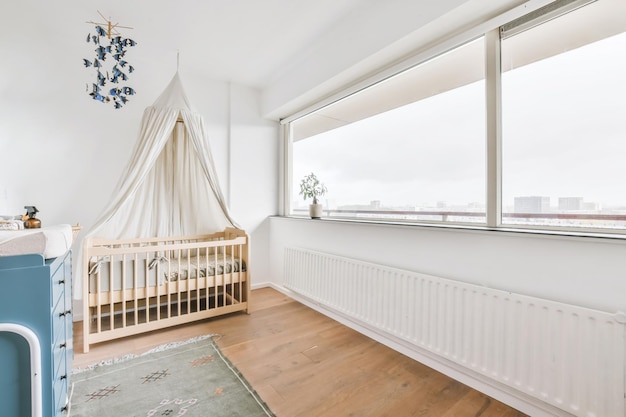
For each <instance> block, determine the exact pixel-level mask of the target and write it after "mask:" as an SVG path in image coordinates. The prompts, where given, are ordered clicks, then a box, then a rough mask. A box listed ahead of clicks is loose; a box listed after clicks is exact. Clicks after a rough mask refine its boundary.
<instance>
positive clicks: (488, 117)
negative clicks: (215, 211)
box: [289, 0, 626, 233]
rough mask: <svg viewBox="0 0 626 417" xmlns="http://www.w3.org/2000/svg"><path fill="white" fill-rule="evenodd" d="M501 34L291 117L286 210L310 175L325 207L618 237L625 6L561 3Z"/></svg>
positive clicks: (625, 176) (301, 210)
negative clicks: (490, 60)
mask: <svg viewBox="0 0 626 417" xmlns="http://www.w3.org/2000/svg"><path fill="white" fill-rule="evenodd" d="M587 3H588V4H587ZM500 34H501V40H500V42H499V48H495V49H494V50H493V51H487V50H486V48H492V47H494V42H486V41H485V40H484V37H480V38H478V39H474V40H472V41H470V42H468V43H465V44H463V45H461V46H459V47H457V48H454V49H453V50H451V51H448V52H447V53H445V54H442V55H439V56H436V57H433V58H432V59H430V60H427V61H425V62H423V63H421V64H419V65H417V66H415V67H412V68H409V69H407V70H406V71H404V72H401V73H400V74H398V75H396V76H393V77H390V78H387V79H384V80H382V81H380V82H378V83H376V84H374V85H372V86H370V87H368V88H365V89H363V90H361V91H359V92H356V93H353V94H351V95H349V96H347V97H344V98H343V99H341V100H339V101H336V102H335V103H333V104H330V105H327V106H325V107H322V108H320V109H318V110H316V111H315V112H312V113H309V114H307V115H305V116H302V117H300V118H298V119H295V120H292V121H290V122H289V123H290V129H289V130H290V132H291V134H290V140H291V141H292V148H291V149H292V154H291V167H292V172H291V178H292V183H291V185H290V189H291V192H292V195H291V199H290V202H291V209H290V214H293V215H306V213H307V212H308V210H307V207H308V203H309V202H305V201H303V200H302V198H301V197H300V196H299V195H298V191H299V181H300V179H301V178H302V177H304V176H305V175H307V174H309V173H311V172H314V173H315V174H316V175H317V176H318V178H319V179H320V180H321V181H322V182H324V183H325V184H326V186H327V187H328V194H327V195H326V196H324V197H323V198H322V201H321V202H322V203H323V204H324V206H325V207H324V209H325V214H324V215H325V216H327V217H341V218H358V219H376V220H388V221H407V222H411V221H414V222H437V223H441V222H443V223H455V224H475V225H486V224H487V220H486V219H487V218H490V219H492V220H490V221H489V226H496V227H500V226H505V227H531V228H541V229H559V228H567V229H572V230H588V231H594V230H602V231H616V232H618V233H623V232H624V229H626V192H625V191H624V190H626V186H625V185H624V184H625V183H626V164H625V163H623V162H622V160H623V159H625V158H626V117H624V115H625V114H626V99H625V97H626V2H624V1H623V0H597V1H595V2H589V1H584V0H558V1H556V2H553V3H550V4H549V5H548V6H546V7H545V8H542V9H539V10H537V11H535V12H533V13H532V14H530V15H528V16H522V17H521V18H520V19H518V20H515V21H513V22H509V23H507V24H505V25H504V26H502V27H501V28H500ZM495 46H498V45H497V42H496V45H495ZM496 49H497V50H496ZM500 51H501V52H500ZM494 53H495V54H500V55H496V56H497V57H499V62H500V63H501V72H500V73H497V72H493V74H494V75H493V79H491V78H490V79H488V80H487V79H486V78H485V74H486V71H485V56H486V55H487V54H489V55H493V54H494ZM489 74H492V72H491V71H490V72H489ZM490 77H491V75H490ZM494 83H495V84H496V85H497V86H499V88H497V89H496V90H495V91H499V92H500V93H499V95H498V97H497V101H498V102H499V103H500V104H499V105H496V106H487V105H486V99H485V97H486V91H485V89H486V85H487V84H489V85H493V84H494ZM490 91H494V90H490ZM487 108H488V109H490V110H489V111H488V112H487V110H486V109H487ZM496 120H501V127H502V128H501V133H500V134H499V135H498V139H497V141H496V143H497V145H496V146H497V147H498V149H499V150H500V151H499V152H489V153H488V152H487V149H486V146H487V145H486V144H487V138H486V136H487V134H486V128H485V126H492V125H493V122H494V121H496ZM489 143H491V144H493V142H489ZM491 149H495V148H491ZM488 157H489V158H490V159H489V160H487V158H488ZM496 159H497V161H496ZM487 166H497V167H499V170H490V171H487V168H486V167H487ZM487 172H489V175H492V176H493V178H492V177H488V174H487ZM487 184H499V186H498V187H495V188H494V187H493V186H492V185H490V190H494V189H497V191H495V192H492V191H490V193H489V194H488V193H487ZM487 195H489V197H487ZM494 195H495V197H494ZM487 198H489V201H487ZM494 201H497V204H494ZM487 207H489V210H490V211H489V212H487ZM491 210H493V213H492V211H491ZM496 211H498V212H497V213H495V212H496ZM494 216H495V217H494ZM493 219H496V220H493Z"/></svg>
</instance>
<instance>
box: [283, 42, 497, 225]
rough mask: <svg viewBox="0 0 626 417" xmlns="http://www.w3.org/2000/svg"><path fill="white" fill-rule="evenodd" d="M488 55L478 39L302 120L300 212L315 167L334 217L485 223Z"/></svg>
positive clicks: (297, 162)
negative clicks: (307, 179)
mask: <svg viewBox="0 0 626 417" xmlns="http://www.w3.org/2000/svg"><path fill="white" fill-rule="evenodd" d="M483 54H484V45H483V39H482V38H480V39H478V40H475V41H473V42H470V43H468V44H466V45H463V46H461V47H459V48H456V49H455V50H453V51H450V52H448V53H446V54H443V55H441V56H439V57H436V58H434V59H432V60H430V61H428V62H425V63H423V64H421V65H419V66H417V67H415V68H412V69H410V70H408V71H405V72H403V73H402V74H400V75H398V76H396V77H393V78H390V79H387V80H385V81H383V82H381V83H379V84H377V85H375V86H374V87H371V88H369V89H367V90H364V91H361V92H359V93H357V94H355V95H353V96H351V97H348V98H347V99H345V100H342V101H339V102H337V103H335V104H333V105H331V106H328V107H326V108H323V109H321V110H320V111H318V112H316V113H313V114H311V115H308V116H307V117H304V118H302V119H299V120H296V121H294V122H293V124H292V132H293V138H294V143H293V184H292V193H293V194H292V197H293V198H292V200H293V205H292V210H293V213H296V214H297V213H298V212H300V213H304V212H305V211H306V210H307V209H306V207H307V205H308V202H304V201H303V200H302V199H298V197H299V196H298V191H299V179H300V178H302V177H304V176H305V175H307V174H309V173H310V172H314V173H315V174H316V175H317V177H318V178H319V179H320V180H321V181H322V182H324V183H325V185H326V186H327V187H328V194H327V195H326V196H325V199H324V200H323V201H322V202H323V204H324V206H325V211H326V215H330V216H332V217H351V218H376V219H394V220H409V221H410V220H420V221H428V220H434V221H452V222H469V223H476V222H478V223H484V222H485V122H484V120H485V99H484V97H485V94H484V89H485V87H484V57H483Z"/></svg>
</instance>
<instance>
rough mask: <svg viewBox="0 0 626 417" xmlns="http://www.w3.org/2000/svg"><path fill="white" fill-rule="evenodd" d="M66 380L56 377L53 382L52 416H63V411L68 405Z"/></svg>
mask: <svg viewBox="0 0 626 417" xmlns="http://www.w3.org/2000/svg"><path fill="white" fill-rule="evenodd" d="M67 387H68V380H67V378H60V377H57V378H56V379H55V380H54V385H53V387H52V391H53V397H52V398H53V401H54V407H53V409H54V416H55V417H57V416H62V415H64V414H65V410H66V409H67V405H68V400H69V397H68V390H67Z"/></svg>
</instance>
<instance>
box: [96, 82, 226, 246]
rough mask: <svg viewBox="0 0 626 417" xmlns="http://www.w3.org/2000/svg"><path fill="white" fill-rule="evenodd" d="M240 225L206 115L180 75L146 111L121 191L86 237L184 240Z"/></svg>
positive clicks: (119, 185) (122, 179)
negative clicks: (196, 106) (225, 191)
mask: <svg viewBox="0 0 626 417" xmlns="http://www.w3.org/2000/svg"><path fill="white" fill-rule="evenodd" d="M231 225H232V226H234V227H238V226H237V224H236V222H235V221H234V220H233V219H232V217H231V216H230V214H229V212H228V207H227V206H226V203H225V200H224V197H223V195H222V192H221V189H220V186H219V182H218V179H217V174H216V172H215V168H214V163H213V157H212V155H211V150H210V147H209V142H208V137H207V134H206V129H205V126H204V120H203V118H202V116H201V115H199V114H197V113H195V112H194V111H193V110H192V108H191V105H190V103H189V100H188V99H187V96H186V95H185V92H184V89H183V86H182V83H181V81H180V78H179V76H178V73H176V75H174V78H172V81H171V82H170V83H169V85H168V86H167V88H166V89H165V91H163V93H161V96H159V98H158V99H157V100H156V102H155V103H154V104H153V105H152V106H150V107H148V108H146V110H145V111H144V114H143V119H142V122H141V131H140V133H139V139H138V141H137V143H136V145H135V149H134V150H133V153H132V156H131V158H130V161H129V163H128V165H127V167H126V169H125V171H124V173H123V175H122V177H121V179H120V181H119V183H118V186H117V191H116V193H115V194H114V196H113V198H112V199H111V201H110V203H109V204H108V206H107V207H106V209H105V210H104V211H103V212H102V214H101V215H100V217H99V218H98V220H97V221H96V222H95V224H94V226H93V227H92V228H91V229H90V230H89V232H88V233H87V234H86V235H85V237H87V236H98V237H104V238H111V239H119V238H138V237H142V238H143V237H164V236H184V235H190V234H200V233H212V232H216V231H220V230H222V229H224V227H226V226H231Z"/></svg>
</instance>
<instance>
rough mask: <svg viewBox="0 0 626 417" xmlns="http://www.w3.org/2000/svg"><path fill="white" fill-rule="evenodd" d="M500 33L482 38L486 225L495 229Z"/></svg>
mask: <svg viewBox="0 0 626 417" xmlns="http://www.w3.org/2000/svg"><path fill="white" fill-rule="evenodd" d="M500 63H501V60H500V32H499V30H498V29H494V30H491V31H489V32H487V33H486V36H485V94H486V100H485V102H486V106H487V109H486V124H487V129H486V132H487V150H486V152H487V178H486V181H487V207H486V210H487V226H488V227H498V226H499V225H500V224H501V219H502V169H501V167H502V166H501V164H502V151H501V150H502V122H501V121H502V117H501V110H502V108H501V65H500Z"/></svg>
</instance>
